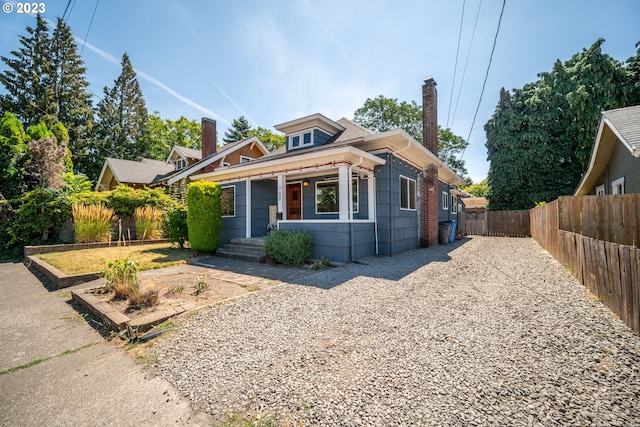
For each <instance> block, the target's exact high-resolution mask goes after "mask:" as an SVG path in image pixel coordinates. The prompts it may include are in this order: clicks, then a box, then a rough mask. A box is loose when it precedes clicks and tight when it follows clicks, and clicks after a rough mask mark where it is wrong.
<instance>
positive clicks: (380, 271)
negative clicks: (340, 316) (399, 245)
mask: <svg viewBox="0 0 640 427" xmlns="http://www.w3.org/2000/svg"><path fill="white" fill-rule="evenodd" d="M469 240H470V239H469V238H464V239H462V240H456V241H455V242H453V243H450V244H448V245H438V246H433V247H431V248H420V249H411V250H408V251H405V252H401V253H399V254H396V255H394V256H392V257H385V256H378V257H367V258H363V259H360V260H358V261H356V262H354V263H351V264H346V265H344V266H342V267H338V268H333V269H331V270H326V271H321V272H319V273H317V274H315V275H312V276H308V277H304V278H300V279H299V280H297V281H295V282H294V283H295V284H299V285H304V286H313V287H317V288H321V289H331V288H333V287H335V286H338V285H341V284H343V283H345V282H348V281H349V280H351V279H353V278H356V277H359V276H365V277H372V278H376V279H383V280H393V281H397V280H400V279H402V278H403V277H405V276H407V275H409V274H411V273H413V272H415V271H416V270H418V269H420V268H422V267H424V266H425V265H427V264H429V263H432V262H448V261H450V260H451V257H450V256H449V253H450V252H452V251H454V250H456V249H457V248H459V247H460V246H462V245H464V244H465V243H466V242H468V241H469Z"/></svg>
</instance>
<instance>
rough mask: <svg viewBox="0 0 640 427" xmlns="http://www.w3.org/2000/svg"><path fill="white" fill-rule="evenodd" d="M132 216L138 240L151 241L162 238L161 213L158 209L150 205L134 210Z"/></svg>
mask: <svg viewBox="0 0 640 427" xmlns="http://www.w3.org/2000/svg"><path fill="white" fill-rule="evenodd" d="M133 216H134V218H135V220H136V236H137V238H138V239H152V240H153V239H159V238H160V237H162V211H161V210H160V209H159V208H156V207H154V206H150V205H146V206H145V207H143V208H136V210H135V211H134V213H133Z"/></svg>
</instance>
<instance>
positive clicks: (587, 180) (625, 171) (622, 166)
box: [575, 105, 640, 196]
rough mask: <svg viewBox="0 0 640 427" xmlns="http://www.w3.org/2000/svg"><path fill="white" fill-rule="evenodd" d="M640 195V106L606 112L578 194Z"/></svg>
mask: <svg viewBox="0 0 640 427" xmlns="http://www.w3.org/2000/svg"><path fill="white" fill-rule="evenodd" d="M625 193H640V105H636V106H633V107H626V108H618V109H616V110H609V111H604V112H603V113H602V116H601V118H600V124H599V126H598V132H597V134H596V140H595V143H594V146H593V151H592V152H591V158H590V160H589V166H588V168H587V170H586V172H585V174H584V175H583V177H582V180H581V181H580V184H579V185H578V188H577V189H576V191H575V195H576V196H583V195H589V194H595V195H600V194H625Z"/></svg>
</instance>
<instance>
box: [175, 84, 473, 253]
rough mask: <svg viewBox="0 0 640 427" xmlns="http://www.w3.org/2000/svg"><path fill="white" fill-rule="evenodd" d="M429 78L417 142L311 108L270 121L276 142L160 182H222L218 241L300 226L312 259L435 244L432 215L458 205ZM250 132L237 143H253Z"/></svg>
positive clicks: (435, 226)
mask: <svg viewBox="0 0 640 427" xmlns="http://www.w3.org/2000/svg"><path fill="white" fill-rule="evenodd" d="M435 86H436V84H435V82H434V81H433V80H432V79H428V80H426V81H425V84H424V85H423V89H422V91H423V124H424V137H423V140H424V144H422V143H420V142H418V141H416V140H415V139H413V138H412V137H411V136H410V135H409V134H407V133H406V132H404V131H403V130H400V129H394V130H390V131H387V132H382V133H373V132H371V131H369V130H368V129H365V128H363V127H362V126H359V125H357V124H356V123H354V122H352V121H351V120H348V119H345V118H343V119H340V120H337V121H333V120H331V119H329V118H327V117H325V116H323V115H322V114H313V115H310V116H307V117H302V118H300V119H296V120H292V121H289V122H286V123H282V124H280V125H277V126H275V128H276V129H277V130H278V131H281V132H283V133H284V134H285V136H286V141H287V142H286V146H285V147H282V148H281V149H278V150H275V151H274V152H272V153H268V154H265V155H263V156H259V157H258V156H256V157H255V158H254V159H253V160H251V161H247V162H244V163H243V162H239V163H235V164H229V165H223V164H222V163H221V160H220V159H218V157H216V156H219V155H220V154H222V153H218V154H217V155H216V156H212V157H210V158H209V160H205V159H204V158H203V160H202V161H201V162H200V163H198V164H196V165H194V166H193V167H192V168H193V169H195V168H200V169H202V171H201V172H200V173H197V174H194V172H195V170H192V169H187V170H185V171H184V172H183V173H182V174H179V175H176V176H175V177H173V178H171V179H170V180H169V183H171V182H176V180H180V179H186V178H190V179H192V180H199V179H203V180H207V181H214V182H217V183H219V184H220V185H221V186H222V191H223V229H222V235H221V244H226V243H229V242H230V240H231V239H232V238H237V237H242V238H254V237H262V236H265V235H266V234H267V232H268V227H270V226H274V225H275V226H277V227H278V228H280V229H288V230H291V229H305V230H308V231H309V232H310V233H311V234H312V235H313V238H314V247H313V253H312V257H313V258H321V257H325V258H328V259H331V260H334V261H341V262H349V261H353V260H356V259H358V258H362V257H365V256H371V255H376V254H380V255H394V254H396V253H398V252H401V251H405V250H408V249H413V248H417V247H419V246H432V245H435V244H437V243H438V222H439V221H440V220H442V218H443V217H445V216H446V220H450V219H452V217H455V215H457V212H458V209H459V208H460V206H461V204H460V203H459V202H458V196H457V195H456V193H455V192H454V193H453V199H452V196H451V194H452V193H451V190H452V189H454V188H455V186H457V185H463V184H464V181H463V180H462V179H461V178H460V177H459V176H457V175H456V174H455V172H454V171H452V170H451V169H450V168H448V167H447V166H446V165H445V164H444V163H443V162H442V160H440V159H439V158H438V156H437V144H438V140H437V107H436V104H437V93H436V88H435ZM249 141H250V140H247V141H245V142H244V144H248V145H245V147H247V146H249V147H251V146H253V148H255V147H257V146H259V145H261V143H260V142H259V140H257V139H256V140H254V141H253V142H251V143H249ZM254 143H255V144H254ZM213 157H215V158H216V159H218V160H212V159H213ZM207 161H208V162H209V163H208V164H206V165H205V163H206V162H207ZM216 162H217V163H216ZM205 166H206V167H209V169H208V170H207V169H206V168H205ZM212 166H213V168H211V167H212ZM211 169H213V170H211ZM452 200H453V202H452Z"/></svg>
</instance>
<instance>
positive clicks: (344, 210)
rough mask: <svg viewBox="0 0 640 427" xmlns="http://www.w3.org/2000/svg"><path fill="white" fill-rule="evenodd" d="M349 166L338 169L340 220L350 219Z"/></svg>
mask: <svg viewBox="0 0 640 427" xmlns="http://www.w3.org/2000/svg"><path fill="white" fill-rule="evenodd" d="M349 181H350V179H349V166H346V165H343V166H340V167H339V168H338V205H339V206H340V211H339V215H338V219H349V205H350V203H351V201H350V200H349V185H350V183H349Z"/></svg>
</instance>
